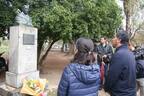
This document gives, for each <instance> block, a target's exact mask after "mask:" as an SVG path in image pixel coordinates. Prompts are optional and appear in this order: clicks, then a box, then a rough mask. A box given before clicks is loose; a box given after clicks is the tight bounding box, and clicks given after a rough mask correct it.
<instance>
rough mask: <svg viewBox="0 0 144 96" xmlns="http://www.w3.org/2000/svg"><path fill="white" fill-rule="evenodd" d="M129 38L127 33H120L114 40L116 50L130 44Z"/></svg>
mask: <svg viewBox="0 0 144 96" xmlns="http://www.w3.org/2000/svg"><path fill="white" fill-rule="evenodd" d="M128 42H129V36H128V34H127V32H126V31H120V32H118V33H117V34H116V35H115V37H114V38H113V39H112V45H113V47H114V48H117V47H119V46H121V45H122V44H128Z"/></svg>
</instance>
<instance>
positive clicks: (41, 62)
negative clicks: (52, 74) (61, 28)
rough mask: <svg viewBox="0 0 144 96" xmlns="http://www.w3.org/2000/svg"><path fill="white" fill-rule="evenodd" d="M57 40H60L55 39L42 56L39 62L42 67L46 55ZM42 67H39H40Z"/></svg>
mask: <svg viewBox="0 0 144 96" xmlns="http://www.w3.org/2000/svg"><path fill="white" fill-rule="evenodd" d="M56 41H58V40H55V41H52V42H50V44H49V47H48V49H47V51H46V52H45V54H44V55H43V56H42V57H41V58H40V60H39V64H38V65H39V66H40V67H41V65H42V64H43V62H44V60H45V59H46V57H47V55H48V53H49V51H50V49H51V48H52V45H53V44H54V43H55V42H56ZM40 67H39V69H40Z"/></svg>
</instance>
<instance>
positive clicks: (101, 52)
mask: <svg viewBox="0 0 144 96" xmlns="http://www.w3.org/2000/svg"><path fill="white" fill-rule="evenodd" d="M111 44H112V46H113V48H112V46H111V45H110V44H109V43H108V40H107V38H105V37H102V38H101V40H100V44H99V45H97V46H94V43H93V41H92V40H91V39H88V38H79V39H78V40H77V41H76V48H77V52H76V54H75V55H74V58H73V60H72V61H71V63H70V64H68V65H67V66H66V67H65V69H64V71H63V74H62V77H61V80H60V82H59V86H58V93H57V96H98V92H99V90H101V89H104V90H105V92H107V93H108V94H109V95H110V96H137V91H138V90H139V89H140V96H144V59H136V57H135V54H134V52H133V50H134V48H132V47H131V46H130V43H129V36H128V35H127V32H125V31H124V30H123V31H120V32H118V33H117V34H116V35H115V37H114V38H113V39H112V43H111ZM114 48H115V50H114Z"/></svg>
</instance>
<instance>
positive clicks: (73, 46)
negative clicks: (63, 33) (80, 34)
mask: <svg viewBox="0 0 144 96" xmlns="http://www.w3.org/2000/svg"><path fill="white" fill-rule="evenodd" d="M68 54H69V55H71V54H72V55H73V54H75V43H74V41H70V43H69V52H68Z"/></svg>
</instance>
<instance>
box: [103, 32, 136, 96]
mask: <svg viewBox="0 0 144 96" xmlns="http://www.w3.org/2000/svg"><path fill="white" fill-rule="evenodd" d="M128 42H129V38H128V35H127V32H125V31H124V30H123V31H120V32H118V33H117V34H116V36H115V38H113V40H112V44H113V47H115V48H116V51H115V53H114V55H113V56H112V58H111V61H110V67H109V71H108V75H107V76H106V81H105V91H106V92H108V93H109V94H110V95H111V96H136V61H135V57H134V54H133V53H132V52H131V51H130V50H129V49H128Z"/></svg>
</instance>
